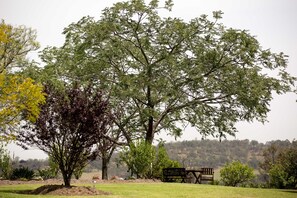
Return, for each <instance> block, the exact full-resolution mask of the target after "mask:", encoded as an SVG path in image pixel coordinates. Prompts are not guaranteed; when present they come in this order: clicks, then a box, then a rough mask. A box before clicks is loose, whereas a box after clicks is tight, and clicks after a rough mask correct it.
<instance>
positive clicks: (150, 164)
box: [119, 140, 180, 178]
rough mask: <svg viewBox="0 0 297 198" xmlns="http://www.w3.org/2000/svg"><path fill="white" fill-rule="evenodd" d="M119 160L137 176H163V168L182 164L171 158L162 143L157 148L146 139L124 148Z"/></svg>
mask: <svg viewBox="0 0 297 198" xmlns="http://www.w3.org/2000/svg"><path fill="white" fill-rule="evenodd" d="M119 162H120V163H125V164H126V165H127V167H128V171H130V172H131V176H132V175H133V174H135V175H136V176H137V178H161V177H162V169H163V168H167V167H179V166H180V165H179V163H178V162H177V161H173V160H170V159H169V157H168V154H167V152H166V149H165V148H164V146H163V145H162V144H160V145H159V149H158V150H157V149H156V148H155V147H154V146H152V145H151V144H148V143H146V142H145V141H144V140H141V141H139V142H136V143H135V144H133V143H132V144H130V147H129V148H124V150H123V151H122V152H121V153H120V161H119Z"/></svg>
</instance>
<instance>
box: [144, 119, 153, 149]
mask: <svg viewBox="0 0 297 198" xmlns="http://www.w3.org/2000/svg"><path fill="white" fill-rule="evenodd" d="M153 126H154V118H153V117H152V116H150V117H149V122H148V131H147V132H146V137H145V141H146V142H147V143H149V144H153V141H154V129H153Z"/></svg>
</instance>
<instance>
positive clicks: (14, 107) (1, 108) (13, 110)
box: [0, 21, 45, 140]
mask: <svg viewBox="0 0 297 198" xmlns="http://www.w3.org/2000/svg"><path fill="white" fill-rule="evenodd" d="M35 38H36V34H35V33H34V31H33V30H31V29H27V28H26V27H12V26H10V25H8V24H5V23H4V21H2V22H1V23H0V131H1V133H0V135H1V138H4V139H5V140H7V138H9V139H10V138H11V135H12V130H11V129H12V128H13V127H14V126H15V125H17V124H18V123H19V122H20V120H23V119H24V120H29V121H35V119H36V118H37V116H38V114H39V105H40V104H43V103H44V101H45V97H44V94H43V87H42V85H41V84H36V83H34V81H33V80H32V79H30V78H26V77H24V76H22V75H20V74H16V71H17V69H18V68H23V67H25V66H26V65H28V63H29V62H28V61H27V60H26V55H27V53H28V52H30V51H31V50H35V49H37V47H38V43H37V42H36V41H35Z"/></svg>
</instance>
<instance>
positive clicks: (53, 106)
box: [18, 85, 113, 186]
mask: <svg viewBox="0 0 297 198" xmlns="http://www.w3.org/2000/svg"><path fill="white" fill-rule="evenodd" d="M45 91H46V94H47V97H46V103H45V104H44V105H42V107H41V112H40V115H39V117H38V118H37V120H36V122H35V123H29V124H26V125H25V126H23V130H21V132H19V133H18V140H19V141H20V144H21V145H22V146H24V147H25V148H26V145H33V146H37V147H38V148H39V149H41V150H43V151H44V152H45V153H47V154H48V155H49V156H50V157H51V159H52V160H53V162H55V163H56V164H58V165H59V169H60V170H61V173H62V175H63V179H64V183H65V186H70V181H71V176H72V175H73V174H74V172H76V171H80V170H81V169H82V168H84V167H85V166H86V165H87V163H88V162H89V161H90V160H94V159H95V158H96V157H97V156H98V154H99V152H98V150H97V149H96V145H97V143H98V142H99V140H100V139H101V138H103V135H104V134H106V131H108V130H109V127H110V125H111V124H112V120H113V116H112V113H111V111H110V107H109V103H108V99H107V98H106V97H105V96H104V95H103V93H102V92H101V91H100V90H98V89H93V87H92V85H89V86H86V87H82V86H79V85H74V86H71V87H68V88H66V89H65V90H60V89H57V88H55V87H54V86H50V85H47V86H46V89H45Z"/></svg>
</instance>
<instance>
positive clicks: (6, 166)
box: [0, 144, 12, 179]
mask: <svg viewBox="0 0 297 198" xmlns="http://www.w3.org/2000/svg"><path fill="white" fill-rule="evenodd" d="M11 167H12V165H11V159H10V156H9V153H8V151H7V150H6V149H5V148H4V145H3V144H0V171H1V172H0V176H1V177H2V178H4V179H9V178H10V177H11V174H12V168H11Z"/></svg>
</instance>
